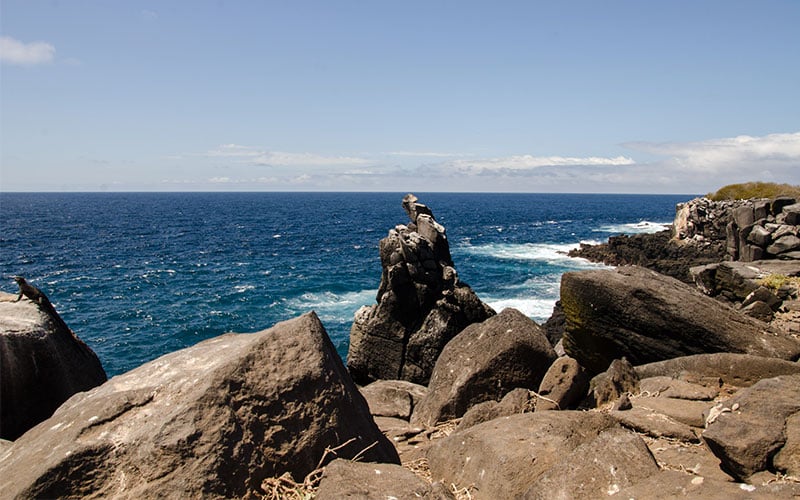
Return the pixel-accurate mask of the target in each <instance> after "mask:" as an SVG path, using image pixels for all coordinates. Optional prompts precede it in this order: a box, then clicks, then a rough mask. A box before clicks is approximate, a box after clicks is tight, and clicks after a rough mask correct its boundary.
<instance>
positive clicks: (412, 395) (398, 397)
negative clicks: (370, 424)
mask: <svg viewBox="0 0 800 500" xmlns="http://www.w3.org/2000/svg"><path fill="white" fill-rule="evenodd" d="M359 390H360V391H361V395H362V396H364V399H366V400H367V404H368V405H369V411H370V413H371V414H372V416H374V417H391V418H401V419H404V420H408V419H410V418H411V412H412V411H413V410H414V407H415V406H416V405H417V404H418V403H419V402H420V401H421V400H422V398H424V397H425V394H427V393H428V388H427V387H425V386H423V385H418V384H414V383H411V382H406V381H405V380H377V381H375V382H373V383H371V384H369V385H368V386H366V387H362V388H361V389H359Z"/></svg>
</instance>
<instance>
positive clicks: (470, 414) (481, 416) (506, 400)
mask: <svg viewBox="0 0 800 500" xmlns="http://www.w3.org/2000/svg"><path fill="white" fill-rule="evenodd" d="M530 400H531V393H530V391H528V389H514V390H513V391H511V392H509V393H508V394H506V395H505V396H503V399H501V400H500V401H499V402H497V401H494V400H490V401H484V402H483V403H478V404H476V405H474V406H473V407H471V408H470V409H469V410H468V411H467V413H465V414H464V417H463V418H462V419H461V421H460V422H459V423H458V427H456V430H455V431H453V432H461V431H463V430H464V429H469V428H470V427H473V426H476V425H478V424H482V423H484V422H488V421H489V420H494V419H496V418H500V417H508V416H511V415H515V414H517V413H524V412H525V411H526V410H527V409H528V406H529V404H530Z"/></svg>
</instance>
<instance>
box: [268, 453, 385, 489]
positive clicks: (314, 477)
mask: <svg viewBox="0 0 800 500" xmlns="http://www.w3.org/2000/svg"><path fill="white" fill-rule="evenodd" d="M355 440H356V438H352V439H349V440H347V441H345V442H344V443H342V444H340V445H339V446H336V447H334V448H325V453H323V454H322V458H320V459H319V462H318V463H317V468H316V469H314V470H312V471H311V472H309V473H308V475H307V476H306V477H305V478H304V479H303V482H301V483H298V482H297V481H295V480H294V478H293V477H292V475H291V474H290V473H288V472H286V473H284V474H283V475H282V476H280V477H268V478H267V479H265V480H264V481H262V482H261V490H262V491H263V496H262V498H264V499H267V500H282V499H286V500H310V499H312V498H314V497H315V496H316V494H317V489H318V488H319V483H320V481H322V474H323V473H324V472H325V468H324V467H323V465H322V464H324V463H325V462H326V461H327V460H328V458H329V457H330V456H333V457H334V458H336V457H338V453H337V452H338V451H339V450H341V449H342V448H344V447H345V446H347V445H349V444H350V443H352V442H353V441H355ZM377 444H378V442H377V441H375V442H374V443H372V444H371V445H369V446H367V447H366V448H364V449H363V450H361V451H359V452H358V453H357V454H356V456H355V457H353V458H352V461H353V462H358V461H359V460H360V459H361V457H362V456H363V455H364V453H366V452H367V450H369V449H370V448H372V447H373V446H375V445H377Z"/></svg>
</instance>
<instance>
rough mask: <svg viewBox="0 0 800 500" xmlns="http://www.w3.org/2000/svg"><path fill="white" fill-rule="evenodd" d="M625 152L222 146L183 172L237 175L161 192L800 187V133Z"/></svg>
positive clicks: (637, 145)
mask: <svg viewBox="0 0 800 500" xmlns="http://www.w3.org/2000/svg"><path fill="white" fill-rule="evenodd" d="M623 146H624V147H625V148H627V149H629V150H631V151H632V156H614V157H598V156H589V157H572V156H535V155H532V154H521V155H510V156H503V157H479V156H475V155H471V154H467V153H436V152H430V151H428V152H420V153H414V152H411V151H404V152H388V153H374V154H370V153H362V154H360V155H355V154H354V155H351V156H332V155H324V154H319V153H311V152H283V151H270V150H267V149H264V148H261V147H255V146H244V145H238V144H222V145H219V146H218V147H216V148H214V149H211V150H209V151H207V152H204V153H200V154H196V155H192V154H190V155H178V156H176V157H175V158H176V159H179V160H180V161H186V162H189V163H197V162H198V161H200V160H201V159H203V160H209V159H213V160H215V161H218V162H221V163H219V165H225V167H224V168H227V169H233V170H237V171H239V172H241V174H240V175H239V176H235V177H232V176H225V177H210V178H208V179H197V180H194V181H191V180H189V179H184V180H180V181H176V180H174V179H173V180H167V179H165V180H164V184H166V185H169V184H183V185H187V184H196V185H197V186H198V187H201V186H204V185H207V184H215V185H226V186H228V187H229V188H234V187H237V188H238V189H242V188H244V189H259V188H266V187H270V186H271V187H275V188H290V189H302V188H305V189H309V190H316V189H327V190H347V189H354V188H358V187H360V188H362V189H361V190H373V189H382V187H383V186H386V185H391V184H392V183H395V182H396V183H397V185H398V186H401V185H406V186H408V185H410V186H411V187H410V188H409V190H421V189H426V190H443V191H448V190H455V191H476V190H481V191H484V190H494V191H509V192H519V191H528V192H536V191H537V189H538V190H541V191H553V192H575V191H579V192H653V193H658V192H663V193H693V192H697V193H700V192H708V191H713V190H714V189H716V188H717V187H720V186H721V185H723V184H728V183H734V182H748V181H752V180H762V181H773V182H780V183H791V184H800V132H793V133H776V134H769V135H766V136H762V137H751V136H746V135H742V136H736V137H730V138H719V139H711V140H705V141H696V142H683V143H679V142H671V143H650V142H629V143H625V144H624V145H623ZM636 152H644V153H647V154H648V155H653V156H655V158H654V159H652V160H648V161H637V160H635V159H634V158H633V156H635V153H636ZM397 156H400V157H404V158H410V159H411V160H412V161H408V160H406V161H405V163H404V164H399V163H397V162H395V161H394V159H393V158H392V157H397ZM260 167H267V169H268V170H269V171H270V173H271V175H254V174H255V173H258V172H263V168H260ZM221 168H222V167H221ZM687 179H691V182H692V183H691V184H688V183H687ZM414 180H416V184H414V182H413V181H414ZM356 181H358V182H356ZM410 181H411V182H410ZM698 185H699V186H708V187H707V188H706V189H703V190H701V191H692V186H698ZM475 186H481V187H482V189H476V188H475ZM585 186H590V187H591V188H590V189H586V188H585ZM431 188H434V189H431Z"/></svg>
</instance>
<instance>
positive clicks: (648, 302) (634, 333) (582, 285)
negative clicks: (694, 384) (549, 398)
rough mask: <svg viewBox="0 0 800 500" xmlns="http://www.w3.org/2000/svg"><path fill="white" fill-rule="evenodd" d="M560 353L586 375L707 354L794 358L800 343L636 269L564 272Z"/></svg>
mask: <svg viewBox="0 0 800 500" xmlns="http://www.w3.org/2000/svg"><path fill="white" fill-rule="evenodd" d="M561 304H562V307H563V308H564V312H565V314H566V317H567V327H566V332H565V333H564V338H563V344H564V350H565V351H566V352H567V354H569V355H570V356H572V357H574V358H575V359H577V360H578V362H579V363H580V364H581V365H582V366H584V367H585V368H587V369H588V370H590V371H593V372H595V373H597V372H600V371H603V370H605V369H606V367H607V366H608V365H609V364H610V363H611V361H612V360H614V359H617V358H621V357H623V356H624V357H626V358H627V359H628V360H629V361H630V362H631V363H632V364H634V365H640V364H644V363H650V362H654V361H659V360H664V359H670V358H676V357H680V356H686V355H690V354H701V353H709V352H735V353H748V354H755V355H759V356H768V357H777V358H783V359H796V358H797V357H798V356H800V342H798V341H797V340H796V339H794V338H792V337H790V336H789V335H785V334H780V333H778V332H777V331H773V330H770V329H768V328H767V327H766V325H764V324H763V323H761V322H759V321H757V320H754V319H752V318H749V317H747V316H745V315H743V314H741V313H740V312H738V311H735V310H733V309H731V308H730V307H728V306H726V305H724V304H721V303H720V302H718V301H716V300H714V299H712V298H710V297H708V296H706V295H703V294H702V293H700V292H699V291H698V290H696V289H694V288H692V287H689V286H688V285H685V284H683V283H681V282H679V281H677V280H675V279H672V278H669V277H667V276H664V275H661V274H658V273H655V272H653V271H649V270H647V269H643V268H640V267H635V266H633V267H623V268H619V269H617V270H615V271H606V270H600V271H582V272H571V273H566V274H564V275H563V276H562V278H561Z"/></svg>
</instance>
